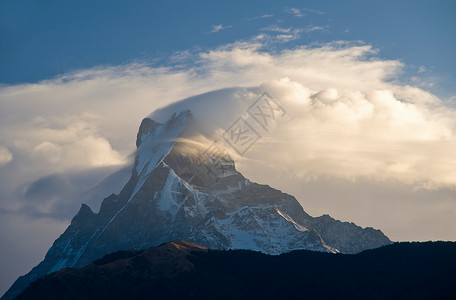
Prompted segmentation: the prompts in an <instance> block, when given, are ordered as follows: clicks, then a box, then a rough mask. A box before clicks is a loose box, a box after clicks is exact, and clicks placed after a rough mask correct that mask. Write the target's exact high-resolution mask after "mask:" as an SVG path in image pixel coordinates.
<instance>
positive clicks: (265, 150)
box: [0, 27, 456, 271]
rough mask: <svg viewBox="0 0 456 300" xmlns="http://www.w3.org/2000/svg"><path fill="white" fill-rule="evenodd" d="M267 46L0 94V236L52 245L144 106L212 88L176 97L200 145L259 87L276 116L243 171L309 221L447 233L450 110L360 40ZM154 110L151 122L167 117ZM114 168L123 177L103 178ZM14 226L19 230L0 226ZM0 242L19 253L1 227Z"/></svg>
mask: <svg viewBox="0 0 456 300" xmlns="http://www.w3.org/2000/svg"><path fill="white" fill-rule="evenodd" d="M278 28H279V27H278ZM282 29H284V30H286V29H287V28H282ZM292 30H293V29H291V31H292ZM278 33H279V34H283V35H287V34H288V33H287V32H278ZM284 39H285V37H284ZM272 42H274V41H273V37H271V36H269V35H268V34H266V33H263V34H260V35H258V36H256V37H254V38H252V39H250V40H244V41H238V42H236V43H232V44H229V45H224V46H222V47H218V48H214V49H209V50H206V51H196V50H192V51H185V52H181V53H180V54H179V55H175V56H174V59H175V61H173V64H171V65H170V66H169V65H168V66H151V65H147V64H141V63H133V64H126V65H120V66H111V67H96V68H92V69H85V70H78V71H75V72H72V73H68V74H64V75H62V76H59V77H56V78H53V79H49V80H45V81H42V82H38V83H33V84H18V85H10V86H8V85H4V86H1V87H0V107H1V109H0V141H1V147H0V161H1V163H0V178H2V180H1V181H0V220H2V222H4V223H3V224H8V225H5V226H2V227H1V228H6V227H14V234H16V235H19V234H20V232H25V233H27V234H29V233H30V232H35V233H36V234H37V235H46V234H51V236H52V237H51V238H48V240H52V239H53V238H54V237H56V232H61V231H62V230H61V228H64V227H65V224H68V223H69V217H70V216H72V215H74V212H75V211H76V210H77V208H78V207H79V205H80V203H81V202H88V203H90V205H91V207H92V208H94V209H95V210H96V207H97V206H98V205H99V204H100V202H101V201H102V199H103V198H104V197H106V196H108V195H109V194H110V193H112V192H115V188H116V187H117V188H119V187H122V185H123V182H124V181H125V180H126V179H125V178H127V177H128V168H129V164H130V163H131V156H130V155H131V154H132V153H133V152H134V150H135V138H136V133H137V130H138V126H139V124H140V122H141V119H142V118H143V117H145V116H147V115H148V114H149V113H150V112H153V111H155V110H157V109H159V108H163V107H166V106H167V105H171V104H175V103H177V101H179V100H180V99H184V98H187V97H189V96H193V95H199V94H203V93H208V92H211V91H212V93H210V94H204V95H203V96H199V98H201V97H203V98H204V101H202V100H201V99H199V100H198V101H196V100H194V101H192V100H191V99H190V100H186V101H184V102H182V103H184V104H186V105H187V104H188V105H189V106H190V108H191V109H193V110H194V111H195V114H196V115H197V116H198V118H200V119H201V122H203V124H206V132H204V134H205V135H206V137H205V138H206V140H208V139H212V138H213V137H215V136H216V135H217V133H220V132H223V130H224V129H226V128H227V126H229V125H230V124H231V123H232V122H233V120H235V119H236V118H237V117H239V115H242V114H244V113H245V110H246V108H247V107H248V106H249V105H250V104H251V103H252V101H254V100H255V99H256V97H257V96H258V94H259V93H261V92H262V91H267V92H269V93H270V94H271V95H272V96H274V97H275V98H276V99H277V101H279V102H280V104H281V105H282V106H283V108H284V109H285V111H286V115H285V116H284V117H283V118H281V119H280V120H278V122H277V124H276V128H275V129H274V130H271V131H270V132H267V133H264V132H263V134H262V138H261V139H260V140H259V141H258V142H257V143H256V144H255V145H254V146H253V147H252V148H251V149H250V150H249V151H248V152H246V154H245V155H244V156H237V157H236V163H237V167H238V168H239V169H240V170H241V171H242V172H243V173H244V174H245V175H246V176H247V177H249V178H250V179H252V180H254V181H257V182H262V183H266V184H271V185H272V186H274V187H277V188H280V189H282V190H284V191H285V192H289V193H292V194H295V195H296V196H297V198H298V199H299V200H300V201H301V203H302V204H303V207H304V209H305V210H306V211H308V212H309V213H311V214H314V215H317V214H320V213H322V212H329V213H330V214H332V215H333V216H334V217H338V218H341V219H343V220H349V221H356V222H358V223H359V224H361V225H363V226H375V227H378V228H381V229H384V228H385V229H386V230H387V231H386V233H387V234H388V235H389V236H390V237H391V238H392V239H407V237H409V238H410V239H420V240H423V239H433V238H446V239H450V238H452V239H454V238H455V237H456V230H455V229H454V228H456V227H455V226H454V214H453V212H454V199H456V192H455V185H456V172H455V170H456V157H455V153H456V151H455V149H456V138H455V130H456V124H455V122H456V121H455V120H456V115H455V113H456V112H455V110H454V109H453V108H452V107H449V106H446V105H445V102H443V101H441V100H440V99H439V98H438V97H436V96H435V95H433V94H431V93H429V92H427V91H426V90H424V89H422V88H419V87H417V86H413V85H407V84H403V83H401V81H400V80H399V76H400V75H401V69H402V67H403V64H402V63H401V62H399V61H397V60H387V59H382V58H380V57H378V52H377V51H376V49H373V48H372V47H371V46H370V45H366V44H363V43H358V42H346V41H336V42H332V43H326V44H319V45H317V44H314V45H313V46H301V47H296V48H293V49H285V50H270V48H268V47H267V46H268V45H269V44H270V43H272ZM272 48H273V47H272ZM232 87H238V88H235V89H228V88H232ZM251 87H253V88H251ZM219 89H222V90H219ZM214 90H219V91H215V92H214ZM193 99H195V98H193ZM182 103H180V104H175V105H181V104H182ZM198 103H200V104H198ZM203 104H204V105H203ZM198 105H200V106H199V107H200V108H198ZM201 105H203V106H201ZM165 111H166V109H163V110H162V111H161V112H162V114H159V115H157V116H158V117H160V118H162V119H165V118H167V117H168V114H167V113H165ZM159 121H163V120H159ZM124 166H125V167H126V168H127V169H122V168H123V167H124ZM116 170H124V172H121V173H120V175H119V176H114V179H113V178H111V179H112V180H111V179H110V180H108V178H107V176H108V175H109V174H110V173H112V172H114V171H116ZM125 170H127V171H125ZM105 178H106V180H104V179H105ZM116 178H117V179H116ZM40 187H42V188H45V187H46V189H44V190H40ZM84 195H86V196H84ZM87 195H91V196H87ZM394 195H396V196H394ZM393 196H394V197H393ZM324 199H326V200H324ZM374 208H375V211H372V209H374ZM62 218H64V219H65V220H62ZM12 219H14V220H21V221H20V222H23V223H21V226H18V227H15V226H16V225H17V223H18V222H19V221H17V222H13V221H11V223H5V222H7V221H3V220H12ZM385 220H387V221H385ZM8 222H9V221H8ZM420 222H422V223H420ZM35 224H39V227H38V228H34V226H35ZM54 224H58V226H59V227H58V228H59V230H55V229H53V228H51V227H52V226H54ZM389 224H391V225H389ZM418 225H419V226H418ZM46 226H47V227H46ZM11 234H13V233H11ZM0 240H2V241H6V242H5V244H11V248H14V247H22V246H24V244H23V243H21V244H17V246H14V245H13V240H14V237H13V236H12V235H10V233H9V232H5V231H1V232H0ZM48 240H46V241H48ZM45 244H46V245H49V243H48V242H46V243H45ZM45 248H46V247H44V246H43V249H45ZM5 251H6V250H5ZM43 251H44V250H43ZM8 253H9V254H8V255H9V256H8V257H7V255H6V254H5V256H2V255H0V257H5V259H7V260H9V259H11V253H14V251H9V252H8ZM42 254H43V252H40V253H37V254H36V255H37V256H36V257H35V258H34V262H37V261H38V260H40V259H41V258H42ZM6 257H7V258H6ZM24 271H26V270H24Z"/></svg>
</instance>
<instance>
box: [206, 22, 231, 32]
mask: <svg viewBox="0 0 456 300" xmlns="http://www.w3.org/2000/svg"><path fill="white" fill-rule="evenodd" d="M227 28H231V25H227V26H223V25H221V24H220V25H212V30H211V31H209V33H216V32H219V31H220V30H223V29H227Z"/></svg>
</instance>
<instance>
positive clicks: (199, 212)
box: [2, 110, 391, 299]
mask: <svg viewBox="0 0 456 300" xmlns="http://www.w3.org/2000/svg"><path fill="white" fill-rule="evenodd" d="M192 120H193V117H192V114H191V112H190V111H188V110H187V111H183V112H180V113H175V114H174V115H173V116H171V118H170V119H169V120H168V121H167V122H165V123H163V124H160V123H157V122H155V121H153V120H151V119H144V121H143V122H142V123H141V126H140V129H139V132H138V136H137V141H136V145H137V147H138V150H137V155H136V159H135V164H134V166H133V169H132V174H131V178H130V180H129V181H128V183H127V184H126V185H125V187H124V188H123V189H122V191H121V192H120V193H119V194H118V195H115V194H112V195H111V196H109V197H107V198H106V199H104V201H103V203H102V205H101V208H100V211H99V213H96V214H95V213H93V212H92V211H91V210H90V208H89V207H88V206H86V205H84V204H83V205H82V207H81V209H80V211H79V213H78V214H77V215H76V216H75V217H74V218H73V220H72V222H71V224H70V226H69V227H68V228H67V230H66V231H65V232H64V233H63V234H62V235H61V236H60V237H59V238H58V239H57V240H56V241H55V242H54V244H53V245H52V247H51V248H50V249H49V251H48V253H47V254H46V257H45V259H44V260H43V261H42V262H41V263H40V264H39V265H38V266H36V267H35V268H34V269H32V271H31V272H30V273H28V274H27V275H25V276H22V277H20V278H19V279H18V280H17V281H16V282H15V283H14V285H13V286H12V287H11V288H10V290H9V291H8V292H7V293H6V294H5V295H4V297H3V298H2V299H12V298H13V297H14V296H15V295H18V293H20V292H21V291H22V290H23V289H24V288H25V287H27V286H28V285H29V284H30V283H31V282H32V281H34V280H36V279H37V278H39V277H41V276H42V275H44V274H48V273H51V272H54V271H57V270H59V269H62V268H66V267H83V266H86V265H88V264H90V263H91V262H92V261H94V260H96V259H98V258H100V257H102V256H103V255H105V254H107V253H111V252H115V251H118V250H122V249H130V248H137V249H145V248H147V247H150V246H156V245H160V244H162V243H166V242H169V241H172V240H176V239H182V240H187V241H191V242H195V243H197V244H199V245H203V246H205V247H208V248H212V249H250V250H257V251H262V252H264V253H268V254H280V253H282V252H288V251H291V250H295V249H307V250H315V251H323V252H338V251H341V252H345V253H356V252H359V251H362V250H365V249H369V248H375V247H379V246H382V245H385V244H389V243H391V242H390V240H389V239H388V238H387V237H386V236H385V235H384V234H383V233H381V232H380V231H379V230H373V229H371V228H368V229H363V228H361V227H359V226H356V225H355V224H353V223H343V222H340V221H337V220H334V219H332V218H330V217H329V216H322V217H319V218H313V217H311V216H310V215H308V214H307V213H306V212H305V211H304V210H303V208H302V207H301V205H300V204H299V203H298V201H297V200H296V199H295V198H294V197H293V196H290V195H288V194H285V193H282V192H280V191H278V190H276V189H273V188H271V187H270V186H267V185H260V184H256V183H253V182H251V181H249V180H248V179H246V178H245V177H244V176H243V175H242V174H241V173H239V172H238V171H237V170H236V169H235V166H234V162H233V161H232V160H231V158H229V157H226V156H224V157H218V156H217V155H216V154H207V153H205V152H204V150H205V149H204V148H198V146H195V145H193V144H192V145H188V144H186V143H183V142H179V138H182V137H186V135H187V132H188V131H189V130H190V128H191V125H192V122H193V121H192ZM208 155H209V157H207V156H208ZM203 161H205V162H206V163H202V162H203ZM208 161H209V162H212V165H211V164H210V163H209V165H208V163H207V162H208Z"/></svg>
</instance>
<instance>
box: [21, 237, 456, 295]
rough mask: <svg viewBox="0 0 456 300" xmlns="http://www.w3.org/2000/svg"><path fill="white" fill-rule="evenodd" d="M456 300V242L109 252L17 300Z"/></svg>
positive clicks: (180, 245)
mask: <svg viewBox="0 0 456 300" xmlns="http://www.w3.org/2000/svg"><path fill="white" fill-rule="evenodd" d="M176 298H180V299H286V298H291V299H297V298H298V299H456V243H454V242H426V243H396V244H393V245H389V246H384V247H382V248H378V249H373V250H367V251H364V252H362V253H360V254H356V255H347V254H329V253H320V252H312V251H304V250H303V251H293V252H290V253H287V254H282V255H279V256H270V255H265V254H262V253H258V252H253V251H245V250H233V251H211V250H207V249H206V248H204V247H199V246H196V245H194V244H190V243H187V242H183V241H176V242H173V243H168V244H164V245H162V246H159V247H152V248H149V249H146V250H141V251H139V250H127V251H120V252H117V253H113V254H109V255H107V256H105V257H103V258H102V259H100V260H98V261H96V262H94V263H93V264H92V265H89V266H87V267H85V268H81V269H72V268H68V269H63V270H60V271H57V272H55V273H52V274H50V275H47V276H44V277H43V278H41V279H38V280H37V281H36V282H35V283H33V284H31V285H30V286H29V287H28V288H27V289H26V290H25V291H24V292H23V293H22V294H21V295H20V296H19V297H18V298H17V299H176Z"/></svg>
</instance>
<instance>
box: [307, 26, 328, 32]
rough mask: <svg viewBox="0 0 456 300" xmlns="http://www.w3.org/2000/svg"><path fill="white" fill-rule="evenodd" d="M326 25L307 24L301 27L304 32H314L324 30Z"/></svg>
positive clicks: (326, 27)
mask: <svg viewBox="0 0 456 300" xmlns="http://www.w3.org/2000/svg"><path fill="white" fill-rule="evenodd" d="M327 29H328V26H317V25H308V26H306V27H304V28H303V29H302V31H304V32H307V33H309V32H314V31H326V30H327Z"/></svg>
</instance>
